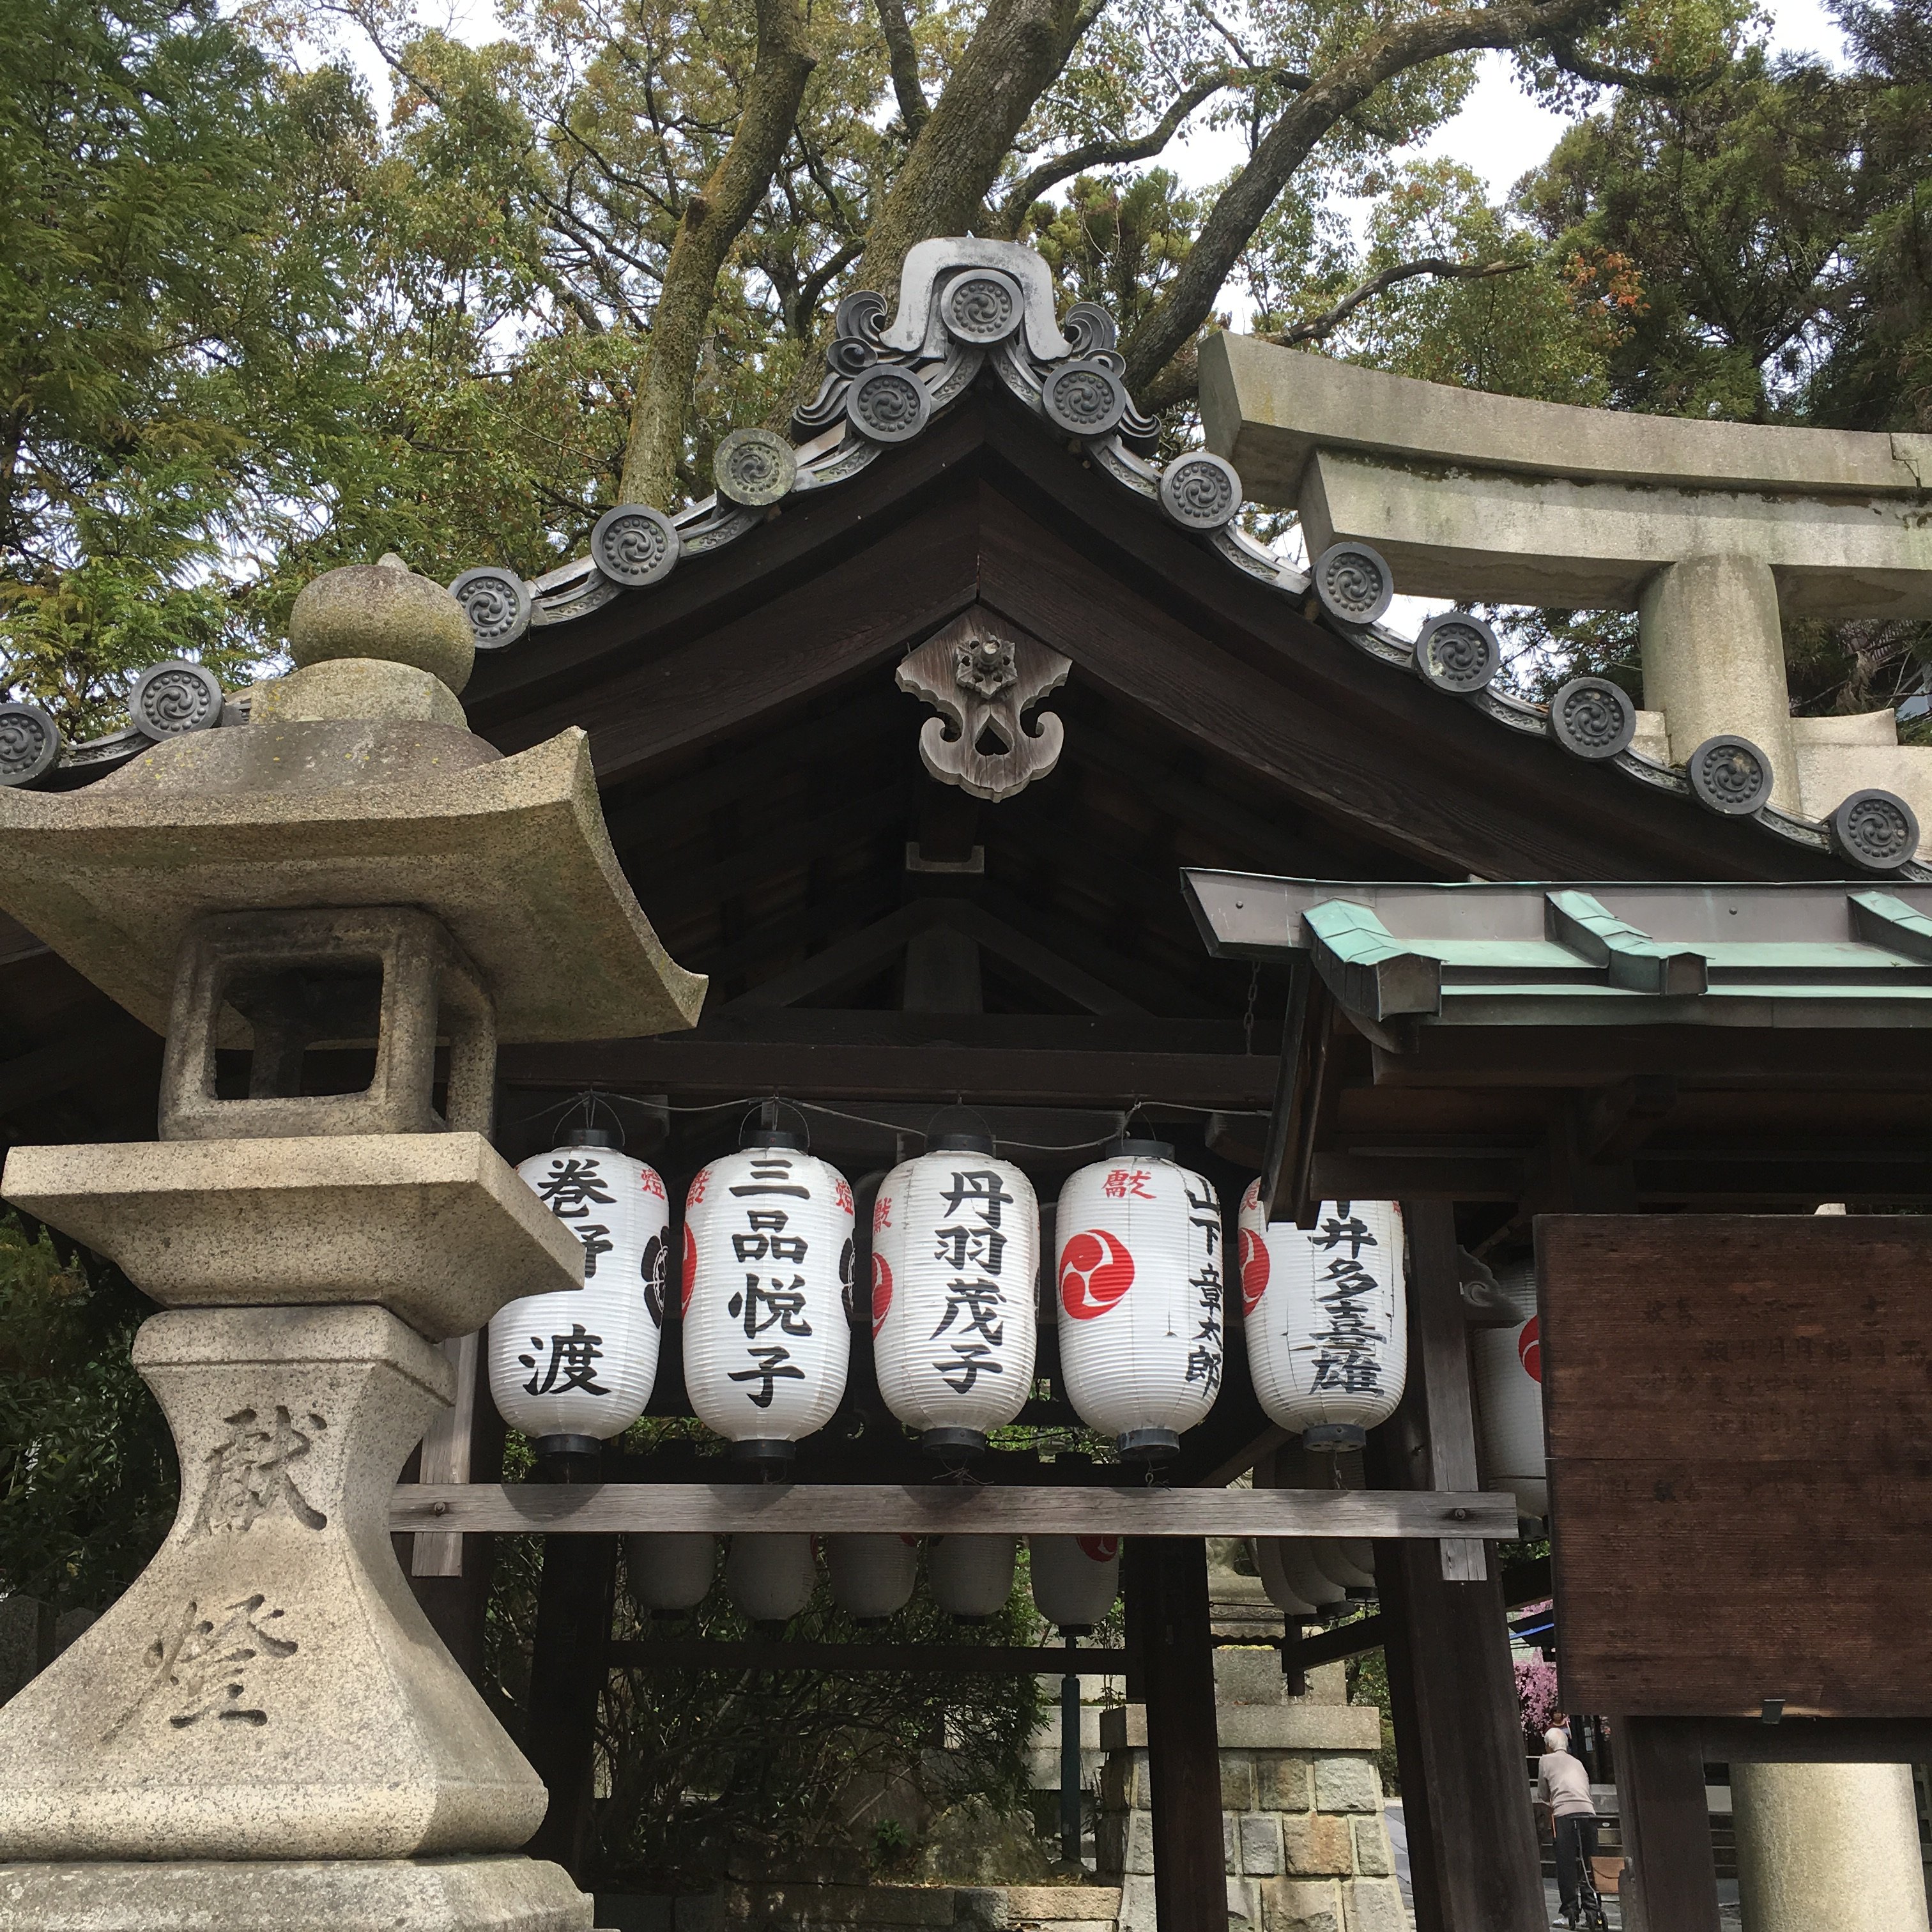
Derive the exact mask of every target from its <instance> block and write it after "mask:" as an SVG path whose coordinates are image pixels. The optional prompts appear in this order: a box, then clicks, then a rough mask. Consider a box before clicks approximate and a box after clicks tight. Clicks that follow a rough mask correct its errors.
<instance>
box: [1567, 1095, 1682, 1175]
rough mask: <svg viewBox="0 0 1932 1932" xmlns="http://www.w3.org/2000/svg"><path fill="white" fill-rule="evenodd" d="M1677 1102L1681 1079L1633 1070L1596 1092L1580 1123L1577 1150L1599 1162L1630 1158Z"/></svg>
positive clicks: (1614, 1164) (1600, 1163)
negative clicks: (1679, 1080) (1621, 1078)
mask: <svg viewBox="0 0 1932 1932" xmlns="http://www.w3.org/2000/svg"><path fill="white" fill-rule="evenodd" d="M1676 1105H1677V1082H1676V1080H1675V1079H1673V1077H1672V1076H1670V1074H1668V1073H1639V1074H1633V1075H1632V1076H1631V1077H1630V1079H1628V1080H1619V1082H1617V1084H1616V1085H1615V1086H1614V1087H1606V1088H1604V1090H1603V1091H1601V1093H1599V1094H1594V1095H1592V1097H1591V1098H1590V1099H1589V1100H1588V1101H1587V1102H1586V1103H1585V1105H1584V1107H1583V1112H1582V1114H1581V1115H1580V1117H1579V1118H1578V1121H1577V1154H1578V1155H1579V1156H1580V1158H1582V1159H1583V1160H1585V1161H1587V1162H1589V1163H1592V1165H1594V1166H1616V1165H1617V1164H1618V1163H1621V1162H1623V1161H1627V1160H1629V1158H1630V1157H1631V1155H1632V1154H1634V1153H1635V1152H1636V1151H1637V1149H1638V1148H1640V1147H1641V1146H1642V1145H1643V1144H1644V1142H1646V1141H1647V1140H1648V1139H1649V1138H1650V1137H1651V1136H1652V1134H1654V1133H1656V1131H1657V1130H1658V1128H1659V1127H1661V1126H1662V1125H1663V1124H1664V1121H1665V1119H1666V1118H1667V1116H1668V1115H1670V1112H1672V1110H1673V1109H1674V1108H1675V1107H1676Z"/></svg>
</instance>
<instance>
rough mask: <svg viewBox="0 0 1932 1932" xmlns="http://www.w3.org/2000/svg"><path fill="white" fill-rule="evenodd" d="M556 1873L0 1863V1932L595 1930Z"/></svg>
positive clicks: (437, 1864)
mask: <svg viewBox="0 0 1932 1932" xmlns="http://www.w3.org/2000/svg"><path fill="white" fill-rule="evenodd" d="M591 1918H593V1911H591V1901H589V1897H587V1895H586V1893H581V1891H577V1888H576V1885H574V1884H571V1882H570V1874H568V1872H564V1868H562V1866H560V1864H539V1862H537V1861H535V1858H517V1857H475V1855H466V1857H449V1858H367V1861H359V1858H299V1861H298V1858H290V1861H275V1858H261V1861H253V1862H244V1861H226V1858H224V1861H214V1858H207V1861H181V1862H153V1864H151V1862H137V1861H127V1862H118V1864H0V1932H29V1928H31V1932H589V1926H591Z"/></svg>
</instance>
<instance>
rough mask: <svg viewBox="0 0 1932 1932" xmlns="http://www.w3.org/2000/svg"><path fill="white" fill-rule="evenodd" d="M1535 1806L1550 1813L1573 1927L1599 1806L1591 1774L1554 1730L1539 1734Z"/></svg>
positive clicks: (1566, 1916)
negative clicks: (1540, 1745) (1540, 1750)
mask: <svg viewBox="0 0 1932 1932" xmlns="http://www.w3.org/2000/svg"><path fill="white" fill-rule="evenodd" d="M1536 1802H1537V1803H1538V1805H1541V1806H1542V1807H1543V1808H1544V1809H1545V1810H1546V1811H1547V1812H1548V1813H1549V1814H1550V1832H1551V1835H1552V1836H1553V1838H1555V1839H1556V1885H1557V1889H1558V1891H1559V1892H1560V1893H1561V1894H1562V1900H1563V1922H1564V1924H1566V1925H1574V1924H1576V1923H1577V1918H1578V1916H1579V1915H1580V1912H1581V1910H1582V1902H1581V1897H1580V1890H1579V1887H1578V1885H1577V1879H1578V1877H1579V1876H1580V1873H1583V1871H1585V1870H1587V1869H1588V1867H1586V1866H1585V1864H1584V1863H1583V1861H1584V1860H1585V1859H1586V1858H1595V1856H1596V1855H1597V1805H1596V1801H1595V1799H1593V1798H1592V1797H1591V1796H1590V1774H1589V1772H1587V1771H1586V1770H1585V1769H1584V1768H1583V1763H1582V1762H1581V1760H1579V1759H1577V1758H1574V1757H1571V1754H1570V1740H1569V1739H1568V1736H1566V1735H1565V1733H1563V1732H1562V1731H1559V1730H1557V1729H1556V1727H1554V1726H1552V1727H1551V1728H1550V1730H1547V1731H1545V1732H1544V1734H1543V1755H1542V1757H1540V1758H1539V1759H1538V1760H1537V1763H1536Z"/></svg>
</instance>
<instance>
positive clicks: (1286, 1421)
mask: <svg viewBox="0 0 1932 1932" xmlns="http://www.w3.org/2000/svg"><path fill="white" fill-rule="evenodd" d="M1240 1241H1241V1317H1242V1322H1243V1326H1244V1333H1245V1334H1246V1337H1247V1345H1248V1373H1249V1374H1250V1376H1252V1377H1253V1381H1254V1385H1255V1395H1256V1399H1257V1400H1259V1402H1260V1403H1261V1406H1262V1409H1263V1410H1264V1411H1265V1412H1266V1413H1267V1415H1268V1419H1269V1421H1271V1422H1274V1423H1276V1424H1279V1425H1280V1427H1282V1428H1283V1429H1288V1430H1294V1431H1295V1433H1298V1435H1300V1436H1301V1439H1302V1441H1303V1442H1304V1443H1305V1444H1306V1445H1307V1446H1308V1447H1309V1448H1328V1449H1337V1448H1359V1447H1360V1446H1361V1444H1362V1442H1364V1440H1365V1439H1367V1433H1368V1432H1369V1430H1371V1429H1373V1428H1374V1427H1376V1425H1377V1424H1379V1423H1384V1422H1386V1421H1388V1419H1389V1418H1390V1417H1391V1415H1394V1413H1395V1411H1396V1408H1397V1405H1398V1404H1399V1403H1400V1402H1401V1400H1402V1392H1403V1384H1404V1382H1406V1380H1407V1378H1408V1373H1409V1315H1408V1299H1407V1295H1406V1287H1405V1274H1406V1268H1405V1265H1404V1257H1403V1229H1402V1214H1401V1211H1400V1209H1399V1208H1397V1206H1396V1205H1395V1203H1394V1202H1392V1201H1325V1202H1322V1210H1321V1213H1320V1214H1319V1216H1318V1217H1316V1225H1315V1226H1313V1228H1307V1229H1303V1228H1298V1227H1296V1226H1295V1225H1294V1224H1293V1223H1277V1224H1276V1225H1275V1226H1273V1227H1270V1226H1268V1223H1267V1222H1266V1221H1265V1219H1264V1218H1263V1217H1262V1206H1261V1183H1260V1182H1259V1181H1256V1182H1254V1183H1253V1184H1251V1185H1250V1187H1249V1189H1248V1191H1247V1193H1246V1194H1245V1195H1244V1196H1242V1198H1241V1229H1240Z"/></svg>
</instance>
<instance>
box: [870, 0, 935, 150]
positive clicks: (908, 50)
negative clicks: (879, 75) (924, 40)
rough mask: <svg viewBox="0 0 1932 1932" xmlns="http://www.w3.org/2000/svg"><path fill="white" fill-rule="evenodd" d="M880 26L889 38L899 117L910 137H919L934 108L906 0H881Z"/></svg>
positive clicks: (889, 51) (889, 56) (910, 138)
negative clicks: (922, 82) (922, 83)
mask: <svg viewBox="0 0 1932 1932" xmlns="http://www.w3.org/2000/svg"><path fill="white" fill-rule="evenodd" d="M879 26H880V31H882V32H883V34H885V37H886V59H887V62H888V63H889V65H890V67H891V68H892V92H893V93H894V94H895V95H897V96H898V104H899V118H900V119H901V121H904V124H905V130H906V139H907V140H908V141H912V140H916V139H918V138H919V130H920V129H921V128H922V127H924V126H925V125H926V116H927V115H929V114H930V113H932V109H931V108H930V107H928V106H927V105H926V90H925V89H923V88H922V87H921V86H919V49H918V48H917V47H916V46H914V45H913V37H912V28H911V27H910V26H909V25H908V24H907V20H906V11H905V0H879Z"/></svg>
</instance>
